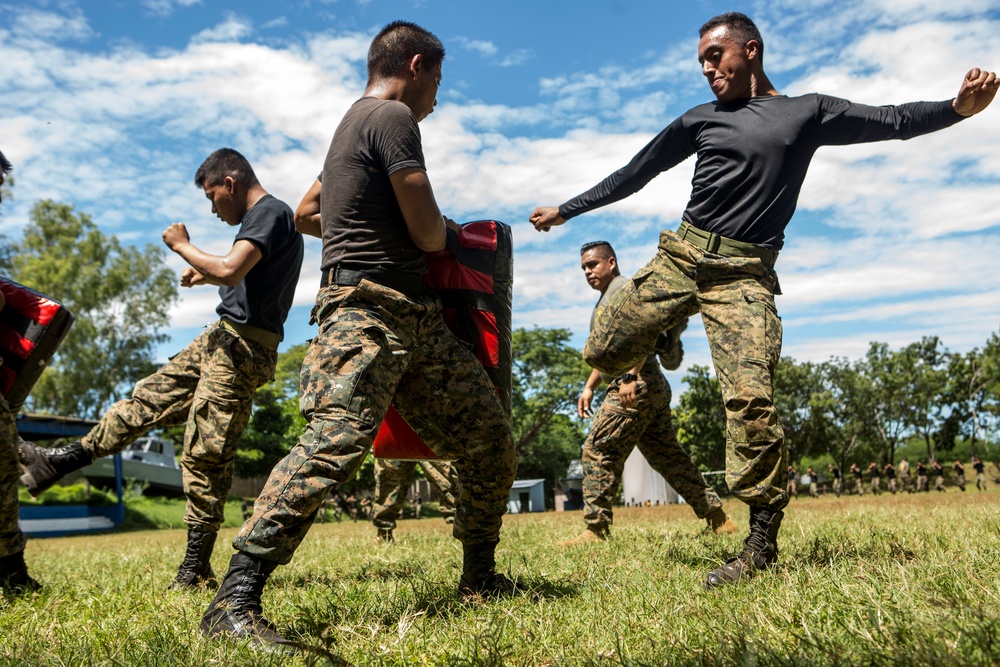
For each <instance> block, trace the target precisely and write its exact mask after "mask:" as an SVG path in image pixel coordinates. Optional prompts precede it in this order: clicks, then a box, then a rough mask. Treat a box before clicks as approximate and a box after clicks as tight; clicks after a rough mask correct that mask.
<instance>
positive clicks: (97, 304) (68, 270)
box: [0, 192, 1000, 493]
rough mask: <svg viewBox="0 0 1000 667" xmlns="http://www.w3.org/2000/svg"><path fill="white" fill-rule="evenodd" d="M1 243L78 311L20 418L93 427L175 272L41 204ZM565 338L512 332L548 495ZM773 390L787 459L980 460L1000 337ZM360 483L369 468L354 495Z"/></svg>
mask: <svg viewBox="0 0 1000 667" xmlns="http://www.w3.org/2000/svg"><path fill="white" fill-rule="evenodd" d="M9 196H10V193H9V192H5V197H9ZM0 248H2V252H0V274H3V275H7V276H10V277H12V278H13V279H14V280H17V281H19V282H21V283H23V284H25V285H28V286H30V287H33V288H35V289H37V290H39V291H41V292H43V293H46V294H51V295H53V296H55V297H57V298H59V299H60V300H61V301H62V302H63V303H65V304H66V305H67V306H68V307H69V308H70V309H71V310H72V312H73V313H74V314H75V315H76V318H77V321H76V323H75V325H74V327H73V329H72V331H71V332H70V334H69V335H68V336H67V338H66V340H65V342H64V343H63V345H62V347H61V348H60V351H59V354H58V355H56V357H55V359H54V360H53V363H52V364H51V366H50V367H49V368H48V369H47V370H46V372H45V373H44V374H43V376H42V379H41V380H40V381H39V383H38V385H37V386H36V388H35V390H34V391H33V392H32V394H31V397H30V398H29V400H28V403H27V404H26V406H25V409H26V411H32V412H39V413H47V414H57V415H63V416H74V417H82V418H90V419H96V418H98V417H100V416H101V415H102V414H103V413H104V411H105V410H107V408H108V407H109V406H110V405H111V403H113V402H114V401H116V400H119V399H121V398H123V397H125V396H127V395H128V392H129V391H130V389H131V387H132V386H133V385H134V384H135V382H137V381H138V380H140V379H142V378H143V377H145V376H146V375H148V374H149V373H150V372H152V371H153V370H154V369H155V360H154V357H153V355H154V353H155V349H156V346H157V345H159V344H160V343H162V342H163V341H164V340H165V339H166V334H165V333H164V329H165V328H166V327H167V326H168V325H169V309H170V307H171V306H172V305H173V304H174V303H175V302H176V300H177V277H176V275H175V274H174V272H173V271H171V270H170V269H169V268H168V267H167V265H166V253H165V251H164V250H163V249H162V248H161V247H160V246H158V245H154V244H149V245H147V246H145V247H143V248H139V247H134V246H129V245H125V244H122V243H121V242H120V241H119V240H118V239H117V238H116V237H115V236H108V235H105V234H104V233H103V232H101V231H100V230H99V229H98V228H97V226H96V225H95V224H94V223H93V221H92V220H91V218H90V216H88V215H87V214H85V213H80V212H77V211H75V210H74V209H73V207H71V206H69V205H66V204H61V203H58V202H53V201H49V200H43V201H39V202H38V203H36V204H35V206H34V207H33V208H32V210H31V213H30V217H29V224H28V225H27V227H26V228H25V230H24V233H23V235H22V238H21V240H19V241H18V242H12V241H11V240H10V239H7V238H0ZM571 338H572V332H571V331H570V330H568V329H563V328H533V329H517V330H515V331H514V332H513V341H512V343H513V358H514V368H513V404H512V427H513V433H514V442H515V443H516V445H517V450H518V452H519V459H520V464H519V471H518V475H519V477H521V478H544V479H546V480H547V487H548V489H549V492H550V493H551V489H552V488H553V486H554V485H555V484H557V483H558V481H559V480H560V479H561V478H562V477H563V476H564V475H565V472H566V469H567V466H568V464H569V462H570V460H572V459H574V458H578V457H579V455H580V448H581V446H582V444H583V440H584V438H585V436H586V429H587V427H588V425H589V424H588V422H586V421H584V420H581V419H579V418H578V417H577V415H576V402H577V399H578V397H579V395H580V391H581V389H582V387H583V383H584V382H585V380H586V378H587V375H588V374H589V372H590V369H589V368H588V367H587V365H586V364H585V363H584V361H583V359H582V357H581V355H580V351H579V350H577V349H576V348H574V347H573V346H572V345H571V344H570V341H571ZM305 351H306V344H305V343H302V344H299V345H294V346H292V347H290V348H288V349H287V350H286V351H284V352H282V353H281V354H280V355H279V360H278V368H277V371H276V378H275V381H274V382H272V383H269V384H267V385H265V386H263V387H261V388H260V389H259V390H258V391H257V394H256V396H255V407H254V414H253V417H252V419H251V422H250V425H249V427H248V428H247V430H246V432H245V434H244V436H243V440H242V442H241V445H240V448H239V451H238V453H237V463H236V466H237V471H236V472H237V474H238V475H240V476H258V475H266V474H267V473H268V472H269V471H270V469H271V467H272V466H273V465H274V463H276V462H277V461H278V460H279V459H280V458H281V457H282V456H284V455H285V453H287V452H288V451H289V450H290V449H291V447H292V446H293V445H294V444H295V442H296V441H297V439H298V436H299V434H300V433H301V432H302V430H303V427H304V424H305V421H304V419H303V418H302V416H301V415H300V414H299V410H298V377H299V368H300V367H301V364H302V358H303V356H304V355H305ZM683 380H684V382H685V383H686V385H687V389H686V390H685V391H684V393H683V394H682V395H681V396H680V400H679V404H678V406H677V407H676V409H675V411H674V419H675V422H676V425H677V428H678V438H679V440H680V442H681V444H682V445H683V446H684V447H685V448H686V449H687V450H688V451H689V452H690V453H691V454H692V456H693V458H694V459H695V461H696V462H697V463H698V465H699V466H700V467H701V468H702V469H703V470H706V471H707V470H720V469H724V468H725V445H724V443H725V432H726V416H725V409H724V406H723V402H722V396H721V392H720V389H719V383H718V382H717V381H716V379H715V377H714V376H713V374H712V373H711V371H710V369H709V368H708V367H706V366H697V365H695V366H691V367H689V368H688V369H687V371H686V373H685V375H684V377H683ZM774 394H775V396H774V400H775V403H776V405H777V407H778V410H779V415H780V416H781V420H782V425H783V426H784V430H785V442H786V446H787V447H788V454H789V460H790V461H791V462H793V463H797V462H799V461H800V460H801V459H802V458H803V457H816V456H824V455H829V456H830V457H832V459H833V460H834V461H836V462H838V464H839V465H840V466H841V468H842V469H844V464H845V463H846V462H848V461H849V460H854V459H859V460H868V459H870V460H876V461H879V462H880V463H882V464H884V463H886V462H888V461H893V462H895V460H896V452H897V450H898V448H899V447H900V446H901V445H902V444H904V443H907V442H911V441H913V440H919V441H921V442H922V443H923V444H924V447H925V448H926V453H927V457H928V458H933V457H934V456H935V455H936V454H937V453H939V452H942V453H943V452H950V451H951V450H952V449H953V448H954V446H955V443H956V442H957V441H960V440H965V441H967V442H968V443H969V446H970V448H971V453H973V454H975V453H977V452H983V453H981V454H980V455H981V456H983V457H984V458H985V450H984V447H985V446H986V441H987V440H988V438H989V437H990V436H991V435H995V433H996V430H997V427H998V425H1000V334H998V333H993V334H991V335H990V337H989V339H988V340H987V341H986V342H985V343H984V344H983V345H982V346H981V347H977V348H974V349H972V350H970V351H968V352H965V353H957V352H950V351H948V350H947V349H946V348H945V347H944V345H943V343H942V342H941V341H940V340H939V339H938V338H937V337H934V336H930V337H925V338H923V339H921V340H920V341H917V342H914V343H911V344H909V345H907V346H905V347H903V348H902V349H899V350H892V349H890V348H889V346H888V345H887V344H886V343H878V342H873V343H871V345H870V347H869V349H868V352H867V354H866V355H865V356H864V357H863V358H861V359H858V360H853V361H852V360H850V359H846V358H837V357H834V358H831V359H830V360H828V361H824V362H821V363H813V362H801V363H800V362H797V361H795V360H794V359H791V358H789V357H783V358H781V360H780V361H779V363H778V367H777V370H776V371H775V378H774ZM599 398H600V396H598V400H599ZM595 407H596V406H595ZM182 433H183V428H182V427H178V428H176V429H173V430H169V431H168V433H167V435H168V437H172V439H174V440H175V441H176V442H178V443H179V442H180V437H181V434H182ZM372 485H373V477H372V472H371V463H370V461H369V463H368V464H367V465H366V466H365V467H363V468H362V470H361V472H360V473H359V476H358V478H357V479H356V480H354V481H353V484H352V487H354V486H358V487H361V488H370V487H371V486H372ZM347 490H348V491H350V490H352V489H347Z"/></svg>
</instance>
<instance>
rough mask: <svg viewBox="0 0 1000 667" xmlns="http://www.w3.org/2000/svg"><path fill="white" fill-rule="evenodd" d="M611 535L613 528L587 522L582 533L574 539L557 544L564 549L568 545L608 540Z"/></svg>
mask: <svg viewBox="0 0 1000 667" xmlns="http://www.w3.org/2000/svg"><path fill="white" fill-rule="evenodd" d="M609 537H611V530H610V529H609V528H608V527H607V526H592V525H590V524H587V527H586V528H585V529H584V531H583V532H582V533H580V534H579V535H577V536H576V537H574V538H573V539H572V540H565V541H563V542H559V543H557V544H556V546H557V547H559V548H561V549H564V548H566V547H578V546H583V545H585V544H598V543H600V542H606V541H607V539H608V538H609Z"/></svg>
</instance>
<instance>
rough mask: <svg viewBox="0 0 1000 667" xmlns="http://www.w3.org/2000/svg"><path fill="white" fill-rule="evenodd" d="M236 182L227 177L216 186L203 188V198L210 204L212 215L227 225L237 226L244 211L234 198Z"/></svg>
mask: <svg viewBox="0 0 1000 667" xmlns="http://www.w3.org/2000/svg"><path fill="white" fill-rule="evenodd" d="M235 191H236V182H235V181H234V180H233V179H232V178H231V177H229V176H226V178H225V180H223V181H222V182H221V183H218V184H216V185H206V186H205V196H206V197H208V200H209V201H210V202H212V213H214V214H215V215H217V216H218V217H219V219H220V220H222V221H223V222H224V223H226V224H227V225H233V226H235V225H238V224H240V222H241V221H242V220H243V216H244V215H245V214H246V211H245V210H244V209H243V207H242V205H241V204H240V203H239V202H238V201H237V200H236V198H235V197H234V193H235Z"/></svg>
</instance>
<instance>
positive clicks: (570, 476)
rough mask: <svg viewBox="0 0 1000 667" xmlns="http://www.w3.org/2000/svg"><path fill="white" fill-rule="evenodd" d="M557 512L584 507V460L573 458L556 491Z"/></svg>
mask: <svg viewBox="0 0 1000 667" xmlns="http://www.w3.org/2000/svg"><path fill="white" fill-rule="evenodd" d="M555 503H556V511H557V512H568V511H570V510H580V509H583V461H581V460H580V459H573V460H572V461H570V462H569V466H568V467H567V468H566V476H565V477H564V478H562V479H561V480H559V486H558V487H557V488H556V492H555Z"/></svg>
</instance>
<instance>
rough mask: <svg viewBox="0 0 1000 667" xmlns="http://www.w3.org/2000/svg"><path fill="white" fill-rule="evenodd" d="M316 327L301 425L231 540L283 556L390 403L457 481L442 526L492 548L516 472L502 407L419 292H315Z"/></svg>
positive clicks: (250, 550) (374, 288)
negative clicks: (450, 513)
mask: <svg viewBox="0 0 1000 667" xmlns="http://www.w3.org/2000/svg"><path fill="white" fill-rule="evenodd" d="M314 313H315V315H314V316H315V318H316V321H317V322H318V323H319V332H318V333H317V335H316V338H314V339H313V341H312V343H311V344H310V346H309V350H308V351H307V352H306V356H305V359H304V360H303V362H302V380H301V384H300V392H301V395H300V399H299V402H300V406H301V409H302V414H303V415H304V416H305V417H306V419H307V420H308V422H309V423H308V425H307V426H306V432H305V433H304V434H303V435H302V437H301V438H300V439H299V442H298V444H297V445H296V446H295V447H294V448H293V449H292V451H291V453H289V455H288V456H286V457H285V458H284V459H283V460H282V461H280V462H279V463H278V464H277V465H276V466H275V467H274V470H272V471H271V475H270V477H269V478H268V480H267V483H266V484H265V486H264V490H263V491H262V492H261V494H260V496H259V497H258V498H257V502H256V503H255V505H254V514H253V516H252V517H251V518H250V520H249V521H247V522H246V523H244V524H243V528H242V529H241V530H240V533H239V535H238V536H237V537H236V539H235V540H234V542H233V546H234V547H235V548H236V549H237V550H238V551H240V552H244V553H247V554H251V555H253V556H255V557H257V558H260V559H264V560H267V561H272V562H277V563H288V562H289V561H290V560H291V558H292V554H294V552H295V549H296V548H298V545H299V544H300V543H301V541H302V539H303V538H304V537H305V535H306V533H307V532H308V530H309V527H310V526H311V525H312V519H313V517H314V516H315V514H316V512H317V511H318V510H319V507H320V505H321V503H322V502H323V499H324V498H325V497H326V495H327V493H328V492H330V491H331V490H334V489H336V487H337V485H339V484H342V483H343V482H344V481H346V480H347V479H349V478H350V477H351V476H352V475H353V474H354V473H355V472H357V469H358V467H359V466H360V465H361V463H362V461H364V459H365V457H366V456H367V455H368V452H369V451H370V450H371V446H372V443H373V442H374V439H375V433H376V432H377V430H378V427H379V426H380V425H381V423H382V418H383V417H384V416H385V413H386V411H387V410H388V409H389V404H390V402H391V403H392V404H393V405H394V406H395V407H396V410H397V411H398V412H399V414H400V416H402V417H403V418H404V419H405V420H406V421H407V423H409V425H410V426H411V427H413V429H414V430H415V431H416V432H417V434H418V435H420V436H421V438H422V439H423V440H424V442H426V443H427V445H428V446H429V447H430V448H431V449H432V450H433V451H434V453H435V454H437V455H438V456H440V457H441V458H443V459H449V460H453V461H454V462H455V463H454V465H455V468H456V470H457V471H458V476H459V479H460V480H461V484H460V491H461V495H460V497H459V502H458V507H457V509H456V512H455V523H454V529H453V533H454V536H455V538H456V539H458V540H460V541H461V542H462V543H463V545H465V547H466V548H469V547H477V546H483V547H484V548H485V547H487V546H488V547H490V548H492V547H493V546H494V545H495V544H496V543H497V542H498V541H499V539H500V526H501V523H502V516H503V514H504V513H505V512H506V510H507V500H508V497H509V492H510V487H511V485H512V484H513V482H514V474H515V472H516V470H517V456H516V453H515V451H514V445H513V441H512V440H511V435H510V426H509V423H508V421H507V417H506V415H505V413H504V410H503V406H502V405H501V403H500V399H499V397H498V396H497V393H496V391H495V390H494V389H493V385H492V384H491V383H490V380H489V377H488V376H487V375H486V371H485V369H484V368H483V367H482V365H481V364H480V363H479V362H478V361H477V360H476V359H475V357H473V356H472V354H471V353H470V352H469V351H468V350H466V349H465V348H463V347H462V346H461V345H460V344H459V342H458V340H457V339H456V338H455V337H454V335H453V334H452V333H451V332H450V331H449V330H448V329H447V327H446V326H445V324H444V320H443V319H442V318H441V303H440V300H439V299H437V298H436V297H431V296H423V297H421V298H420V299H419V300H411V299H407V298H405V297H404V296H403V295H401V294H400V293H399V292H397V291H395V290H392V289H389V288H387V287H383V286H381V285H378V284H377V283H372V282H368V281H363V282H362V283H361V284H360V285H358V286H356V287H345V286H331V287H327V288H325V289H323V290H321V291H320V294H319V296H318V298H317V306H316V309H315V310H314Z"/></svg>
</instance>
